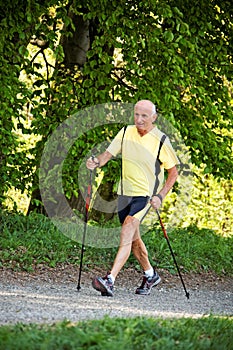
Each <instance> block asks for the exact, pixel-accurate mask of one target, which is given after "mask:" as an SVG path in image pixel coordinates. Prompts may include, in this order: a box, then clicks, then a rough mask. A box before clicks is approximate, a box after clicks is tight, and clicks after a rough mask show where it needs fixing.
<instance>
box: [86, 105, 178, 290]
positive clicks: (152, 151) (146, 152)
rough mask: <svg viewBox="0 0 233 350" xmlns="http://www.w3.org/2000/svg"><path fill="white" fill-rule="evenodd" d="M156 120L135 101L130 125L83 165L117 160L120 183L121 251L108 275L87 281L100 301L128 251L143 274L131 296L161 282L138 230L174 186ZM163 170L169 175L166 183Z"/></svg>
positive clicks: (167, 147)
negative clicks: (96, 155) (120, 168)
mask: <svg viewBox="0 0 233 350" xmlns="http://www.w3.org/2000/svg"><path fill="white" fill-rule="evenodd" d="M156 118H157V113H156V108H155V105H154V104H153V103H152V102H151V101H149V100H141V101H138V102H137V103H136V104H135V107H134V125H129V126H127V127H126V128H123V129H121V130H120V131H119V133H118V134H117V135H116V136H115V138H114V139H113V141H112V142H111V143H110V145H109V147H108V148H107V150H106V151H105V152H103V153H102V154H100V155H98V157H95V158H94V159H92V158H89V159H88V160H87V163H86V166H87V168H88V169H90V170H93V169H95V168H96V167H101V166H103V165H104V164H106V163H107V162H108V161H109V160H110V159H111V158H112V157H113V156H114V157H115V156H116V155H117V154H119V153H121V155H122V179H121V183H120V185H119V189H118V216H119V220H120V222H121V224H122V228H121V235H120V245H119V249H118V252H117V255H116V257H115V260H114V263H113V266H112V269H111V271H109V272H108V273H107V274H106V276H105V277H95V278H94V279H93V281H92V286H93V287H94V288H95V289H96V290H97V291H99V292H101V294H102V295H103V296H113V286H114V282H115V279H116V277H117V275H118V273H119V272H120V270H121V269H122V267H123V266H124V264H125V263H126V261H127V259H128V258H129V255H130V253H131V251H132V252H133V254H134V256H135V258H136V259H137V260H138V262H139V264H140V265H141V267H142V269H143V272H144V274H143V279H142V284H141V285H140V287H138V288H137V289H136V292H135V293H136V294H140V295H148V294H150V292H151V288H152V287H154V286H156V285H157V284H158V283H159V282H160V281H161V279H160V276H159V275H158V273H157V272H156V271H155V270H154V269H153V267H152V265H151V263H150V261H149V258H148V252H147V249H146V246H145V244H144V242H143V240H142V238H141V236H140V230H139V227H140V222H141V220H142V218H143V217H144V216H145V215H146V213H147V212H148V210H149V208H150V206H152V207H153V208H154V209H159V208H160V206H161V204H162V201H163V199H164V197H165V196H166V195H167V193H168V192H169V190H170V189H171V188H172V186H173V185H174V183H175V182H176V179H177V176H178V171H177V168H176V165H177V164H179V161H178V158H177V156H176V154H175V152H174V150H173V148H172V146H171V143H170V141H169V139H168V137H167V136H166V135H165V134H163V133H162V132H161V131H160V130H159V129H158V128H157V127H156V126H155V125H154V124H153V123H154V122H155V120H156ZM164 169H165V170H166V171H167V173H168V176H167V179H166V181H165V182H164V181H163V180H164Z"/></svg>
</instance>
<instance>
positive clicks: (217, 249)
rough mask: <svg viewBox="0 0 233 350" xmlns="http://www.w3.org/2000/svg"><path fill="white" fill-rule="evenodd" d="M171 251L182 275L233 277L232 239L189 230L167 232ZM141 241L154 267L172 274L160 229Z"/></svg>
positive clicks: (167, 251) (148, 234)
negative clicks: (205, 273)
mask: <svg viewBox="0 0 233 350" xmlns="http://www.w3.org/2000/svg"><path fill="white" fill-rule="evenodd" d="M168 236H169V241H170V244H171V246H172V250H173V251H174V254H175V256H176V258H177V261H178V264H179V265H180V266H181V269H182V270H184V272H187V271H193V272H201V271H205V272H207V271H215V272H216V273H217V274H219V275H221V274H222V275H224V274H229V275H232V274H233V269H232V264H233V247H232V239H233V238H232V237H226V238H224V237H221V236H219V235H216V234H215V233H214V232H213V231H211V230H208V229H201V230H199V229H197V227H196V226H189V227H187V228H186V229H174V230H172V231H170V232H169V231H168ZM143 240H144V242H145V244H146V246H147V247H148V251H149V255H150V257H151V259H152V261H154V265H155V266H158V267H160V268H165V269H168V270H169V271H170V272H173V273H175V272H176V269H175V266H174V262H173V259H172V256H171V253H170V250H169V247H168V244H167V242H166V239H165V238H164V237H163V232H162V231H161V229H160V227H155V228H153V229H152V230H151V231H148V232H147V233H146V234H145V235H144V236H143Z"/></svg>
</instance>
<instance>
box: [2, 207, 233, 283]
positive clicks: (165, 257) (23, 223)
mask: <svg viewBox="0 0 233 350" xmlns="http://www.w3.org/2000/svg"><path fill="white" fill-rule="evenodd" d="M0 230H1V242H0V266H4V267H8V268H12V269H14V270H26V271H29V272H30V271H33V269H34V268H35V267H36V266H37V265H41V264H45V265H47V266H49V267H56V266H57V265H58V264H61V263H69V264H79V258H80V252H81V245H80V244H79V243H77V242H75V241H73V240H71V239H70V238H68V237H66V236H65V235H63V234H62V233H61V232H60V231H58V229H57V228H56V227H55V226H54V225H53V223H52V222H51V221H50V220H49V219H48V218H47V217H45V216H43V215H40V214H31V215H29V216H28V217H27V216H24V215H19V214H12V213H7V212H2V213H1V216H0ZM143 240H144V242H145V244H146V246H147V248H148V252H149V256H150V259H151V261H153V263H154V265H155V266H156V267H157V268H164V269H167V270H168V271H169V272H171V273H173V272H174V273H175V272H176V271H175V268H174V263H173V259H172V257H171V253H170V251H169V248H168V244H167V242H166V240H165V238H164V236H163V233H162V231H161V229H160V227H159V226H155V227H154V228H153V229H151V230H150V231H148V232H147V233H146V234H144V235H143ZM169 241H170V243H171V246H172V249H173V251H174V254H175V256H176V260H177V263H178V264H179V266H181V269H182V270H183V271H184V272H198V273H201V272H203V271H205V272H208V271H211V272H214V273H216V274H218V275H228V276H232V275H233V268H232V266H233V261H232V260H233V259H232V258H233V236H231V237H222V236H220V235H217V234H216V233H215V232H214V231H212V230H209V229H198V228H197V227H195V226H190V227H189V228H186V229H176V230H173V231H172V232H169ZM116 251H117V248H108V249H106V248H105V249H100V248H93V247H88V246H87V247H86V248H85V254H84V261H83V263H84V264H83V268H84V269H89V268H90V269H91V268H92V267H93V265H98V266H100V267H103V268H105V269H106V268H109V267H110V266H111V264H112V261H113V260H114V257H115V254H116ZM129 266H133V267H136V268H138V269H140V267H139V266H138V265H137V262H136V261H135V259H134V257H133V256H130V258H129V260H128V262H127V264H126V267H129Z"/></svg>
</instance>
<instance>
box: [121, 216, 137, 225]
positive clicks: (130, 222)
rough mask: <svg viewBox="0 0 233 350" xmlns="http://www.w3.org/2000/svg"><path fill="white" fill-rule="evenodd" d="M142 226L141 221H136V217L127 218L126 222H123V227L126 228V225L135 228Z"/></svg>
mask: <svg viewBox="0 0 233 350" xmlns="http://www.w3.org/2000/svg"><path fill="white" fill-rule="evenodd" d="M139 224H140V222H139V220H138V219H136V218H135V217H134V216H130V215H128V216H126V218H125V220H124V222H123V226H126V225H132V226H134V227H135V228H136V227H138V226H139Z"/></svg>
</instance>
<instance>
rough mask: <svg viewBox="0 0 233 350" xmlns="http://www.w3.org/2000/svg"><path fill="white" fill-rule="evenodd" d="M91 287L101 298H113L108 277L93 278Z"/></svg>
mask: <svg viewBox="0 0 233 350" xmlns="http://www.w3.org/2000/svg"><path fill="white" fill-rule="evenodd" d="M92 287H93V288H94V289H96V290H98V291H99V292H101V295H102V296H107V297H113V282H112V279H111V278H110V277H108V276H105V277H103V278H102V277H95V278H94V279H93V280H92Z"/></svg>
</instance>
